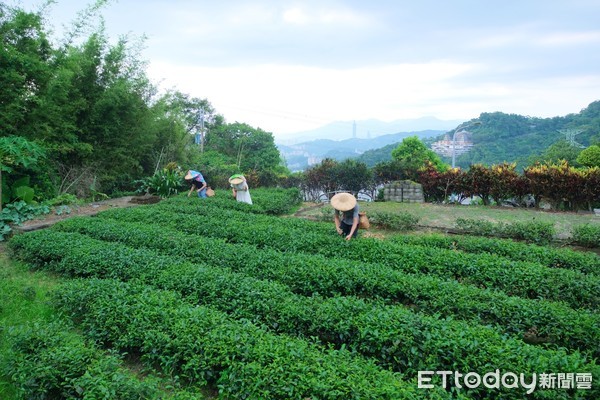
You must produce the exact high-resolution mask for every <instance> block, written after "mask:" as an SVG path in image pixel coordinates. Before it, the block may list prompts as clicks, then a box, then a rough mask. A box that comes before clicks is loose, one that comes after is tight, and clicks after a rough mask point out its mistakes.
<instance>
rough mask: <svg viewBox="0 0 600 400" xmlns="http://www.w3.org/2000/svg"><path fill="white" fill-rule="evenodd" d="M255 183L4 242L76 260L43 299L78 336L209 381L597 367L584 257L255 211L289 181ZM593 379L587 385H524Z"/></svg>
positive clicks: (340, 394)
mask: <svg viewBox="0 0 600 400" xmlns="http://www.w3.org/2000/svg"><path fill="white" fill-rule="evenodd" d="M264 194H265V196H264V199H269V200H268V201H267V200H265V201H264V202H263V199H261V194H260V193H259V195H258V196H256V197H255V200H258V201H256V203H257V204H256V207H253V206H248V205H246V204H241V203H236V202H234V201H232V200H231V199H229V198H213V199H206V200H199V199H196V198H194V199H188V198H185V197H177V198H173V199H169V200H167V201H163V202H162V203H159V204H157V205H152V206H143V207H138V208H136V209H127V210H111V211H108V212H104V213H101V214H100V215H99V216H98V217H95V218H79V219H71V220H69V221H65V222H63V223H60V224H58V225H56V226H55V227H54V228H52V229H50V230H46V231H43V232H34V233H30V234H25V235H19V236H17V237H15V238H13V239H12V240H11V242H10V247H11V248H12V249H13V251H14V253H15V254H16V255H17V256H18V257H20V258H21V259H22V260H24V261H26V262H27V263H29V264H31V265H32V267H34V268H43V269H46V270H49V271H53V272H57V273H60V274H62V275H63V276H65V277H80V278H82V279H81V280H75V281H73V282H72V283H68V284H65V285H63V287H62V288H60V289H58V291H57V293H56V296H55V302H54V304H55V305H56V307H57V310H59V311H60V312H61V313H62V314H64V315H67V316H69V317H70V319H71V320H72V321H74V322H75V323H76V324H77V327H78V329H79V330H80V331H81V332H82V333H83V334H85V335H86V336H87V337H88V338H90V339H91V340H93V341H95V342H96V343H98V344H100V345H102V346H103V347H106V348H108V349H114V350H115V351H117V352H119V353H129V354H131V355H133V356H135V357H139V359H140V360H141V362H143V364H144V365H145V366H147V367H148V368H152V369H154V370H156V371H157V372H161V373H165V374H167V375H169V376H171V377H174V378H175V379H176V380H180V381H181V382H182V383H184V384H185V385H188V384H189V385H192V386H200V387H209V388H213V389H214V390H218V392H219V396H221V397H223V398H265V399H271V398H273V399H306V398H311V399H315V400H316V399H353V398H356V399H359V398H360V399H362V398H373V399H376V398H377V399H378V398H382V399H385V398H389V399H398V398H408V399H412V398H415V399H417V398H461V397H463V396H465V397H466V398H500V397H501V398H506V399H513V398H514V399H517V398H524V397H525V396H526V395H525V393H524V391H523V390H522V389H507V390H495V391H494V390H488V389H484V388H479V389H469V390H466V391H465V390H459V389H457V388H456V387H453V388H452V389H451V391H450V392H446V391H443V390H439V389H438V388H436V389H421V388H417V385H416V377H417V373H418V371H421V370H448V371H452V370H456V371H477V372H481V373H482V374H483V373H485V372H488V371H491V370H494V369H500V370H502V371H514V372H516V373H520V372H523V373H531V372H537V373H542V372H555V373H557V372H558V373H560V372H571V373H572V372H577V373H589V374H591V375H592V376H593V377H594V379H595V380H596V379H598V376H599V367H598V366H597V365H596V361H595V360H594V359H593V357H597V356H598V355H599V354H600V351H599V350H598V347H597V343H598V342H599V339H600V332H599V331H598V326H600V318H599V316H598V314H597V306H598V298H597V293H598V289H599V288H598V282H599V279H600V278H599V277H598V275H597V273H596V272H597V260H596V259H594V258H588V257H578V256H576V255H573V254H571V253H569V252H561V251H558V250H557V251H555V250H552V249H548V250H547V252H544V250H543V249H544V248H540V250H539V251H532V254H536V255H539V257H537V258H536V262H528V261H526V260H522V259H519V257H518V256H514V255H513V253H512V252H511V251H510V250H509V248H510V246H512V245H513V244H512V243H511V242H505V243H506V249H504V251H503V249H502V241H498V243H495V242H492V241H488V242H480V243H471V242H468V239H465V240H466V242H464V243H466V244H462V245H457V244H456V243H455V242H454V243H453V244H452V247H449V246H448V243H443V242H442V241H441V240H440V241H436V240H434V239H431V240H430V241H429V242H427V240H425V239H424V240H423V241H422V242H418V241H415V242H410V240H409V239H402V238H395V239H393V240H389V241H380V240H374V239H366V238H361V239H359V240H355V241H350V242H346V241H344V240H343V239H342V238H341V237H339V236H337V235H336V234H335V231H334V229H333V226H332V224H319V223H313V222H309V221H302V220H297V219H292V218H277V217H273V216H268V215H261V214H280V213H282V212H289V211H290V210H291V209H292V208H293V205H294V204H296V200H293V197H294V196H293V193H291V192H289V191H279V192H278V193H277V194H276V195H274V196H273V197H269V196H267V195H266V194H267V192H265V193H264ZM269 201H270V203H269ZM280 203H281V204H280ZM284 203H285V204H284ZM461 246H462V247H463V248H464V249H465V250H466V251H457V249H458V248H459V247H461ZM495 247H497V248H499V249H496V250H494V248H495ZM532 248H533V247H532ZM488 252H493V253H494V255H493V256H490V255H489V254H487V253H488ZM548 254H551V255H550V256H548ZM499 255H500V256H499ZM98 278H101V279H98ZM540 285H546V287H540ZM531 343H533V344H531ZM25 370H27V368H25ZM55 378H56V377H55ZM56 379H58V378H56ZM149 396H154V397H156V396H155V395H154V394H151V395H149ZM590 396H592V397H590ZM597 396H600V393H598V390H597V389H596V387H595V386H594V387H593V389H592V390H574V389H569V390H567V389H557V390H537V391H535V392H534V393H533V394H531V395H529V397H531V398H539V399H563V398H564V399H567V398H581V399H584V398H594V397H597ZM140 398H141V397H140ZM156 398H158V397H156Z"/></svg>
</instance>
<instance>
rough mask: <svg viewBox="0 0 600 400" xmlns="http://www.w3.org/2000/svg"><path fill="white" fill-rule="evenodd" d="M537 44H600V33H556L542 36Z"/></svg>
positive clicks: (537, 40)
mask: <svg viewBox="0 0 600 400" xmlns="http://www.w3.org/2000/svg"><path fill="white" fill-rule="evenodd" d="M535 42H536V43H538V44H540V45H543V46H577V45H585V44H600V31H587V32H555V33H550V34H546V35H543V36H540V37H539V38H537V39H536V40H535Z"/></svg>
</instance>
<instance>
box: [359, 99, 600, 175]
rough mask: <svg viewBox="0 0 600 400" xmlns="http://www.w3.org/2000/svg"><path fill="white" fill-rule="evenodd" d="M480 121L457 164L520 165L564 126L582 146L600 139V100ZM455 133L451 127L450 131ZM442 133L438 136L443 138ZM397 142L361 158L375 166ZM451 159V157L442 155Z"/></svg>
mask: <svg viewBox="0 0 600 400" xmlns="http://www.w3.org/2000/svg"><path fill="white" fill-rule="evenodd" d="M472 121H479V122H481V125H476V126H472V127H470V128H469V129H468V130H469V131H470V132H472V139H473V143H474V146H473V149H472V150H471V151H470V152H468V153H466V154H464V155H460V156H458V157H457V158H456V165H458V166H460V167H463V168H468V167H469V165H471V164H476V163H481V164H484V165H492V164H499V163H502V162H504V161H507V162H516V163H517V166H518V167H523V166H526V165H529V164H530V163H532V162H533V161H535V160H537V159H539V157H540V156H541V155H542V154H543V153H544V152H545V151H546V150H547V149H548V148H549V147H550V146H552V145H554V144H556V143H558V142H560V141H561V140H564V139H565V138H566V136H565V134H563V133H561V131H564V130H573V131H576V132H577V131H579V132H580V133H579V134H578V135H576V136H575V141H576V142H577V143H579V144H581V145H582V146H586V147H587V146H589V145H590V144H593V143H596V142H599V141H600V101H595V102H593V103H592V104H590V105H589V106H588V107H586V108H585V109H583V110H582V111H581V112H579V113H577V114H569V115H566V116H563V117H553V118H536V117H529V116H522V115H516V114H505V113H502V112H494V113H482V114H481V115H480V116H479V118H477V119H475V120H472ZM450 134H452V131H451V132H450ZM441 139H442V136H440V137H438V138H436V139H435V140H441ZM397 145H398V144H397V143H396V144H391V145H388V146H385V147H383V148H380V149H376V150H370V151H367V152H365V153H364V154H362V155H361V156H360V157H358V159H359V160H360V161H363V162H365V163H367V165H369V166H373V165H375V164H376V163H378V162H381V161H387V160H391V158H392V156H391V151H392V150H393V149H394V148H395V147H396V146H397ZM442 159H443V160H444V161H446V162H448V163H450V162H451V160H450V159H449V158H445V159H444V158H442Z"/></svg>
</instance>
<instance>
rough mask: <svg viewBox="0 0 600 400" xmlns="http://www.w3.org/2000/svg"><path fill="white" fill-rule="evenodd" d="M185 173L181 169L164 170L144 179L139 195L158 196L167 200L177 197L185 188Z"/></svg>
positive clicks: (141, 182)
mask: <svg viewBox="0 0 600 400" xmlns="http://www.w3.org/2000/svg"><path fill="white" fill-rule="evenodd" d="M184 175H185V174H184V173H183V172H182V171H181V170H180V169H179V168H163V169H161V170H160V171H157V172H156V173H155V174H154V175H152V176H151V177H149V178H146V179H142V180H141V181H139V182H140V184H141V185H140V188H139V190H138V193H150V194H156V195H158V196H160V197H163V198H166V197H169V196H173V195H176V194H177V193H179V191H180V190H181V189H182V187H183V183H184V180H183V177H184Z"/></svg>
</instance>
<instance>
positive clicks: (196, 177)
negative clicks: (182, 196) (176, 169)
mask: <svg viewBox="0 0 600 400" xmlns="http://www.w3.org/2000/svg"><path fill="white" fill-rule="evenodd" d="M185 180H186V182H188V183H189V184H191V185H192V187H191V188H190V191H189V192H188V197H190V195H191V194H192V191H194V190H196V192H197V193H198V197H200V198H201V199H204V198H206V180H204V177H203V176H202V174H201V173H200V172H198V171H194V170H193V169H190V170H188V172H187V174H185Z"/></svg>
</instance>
